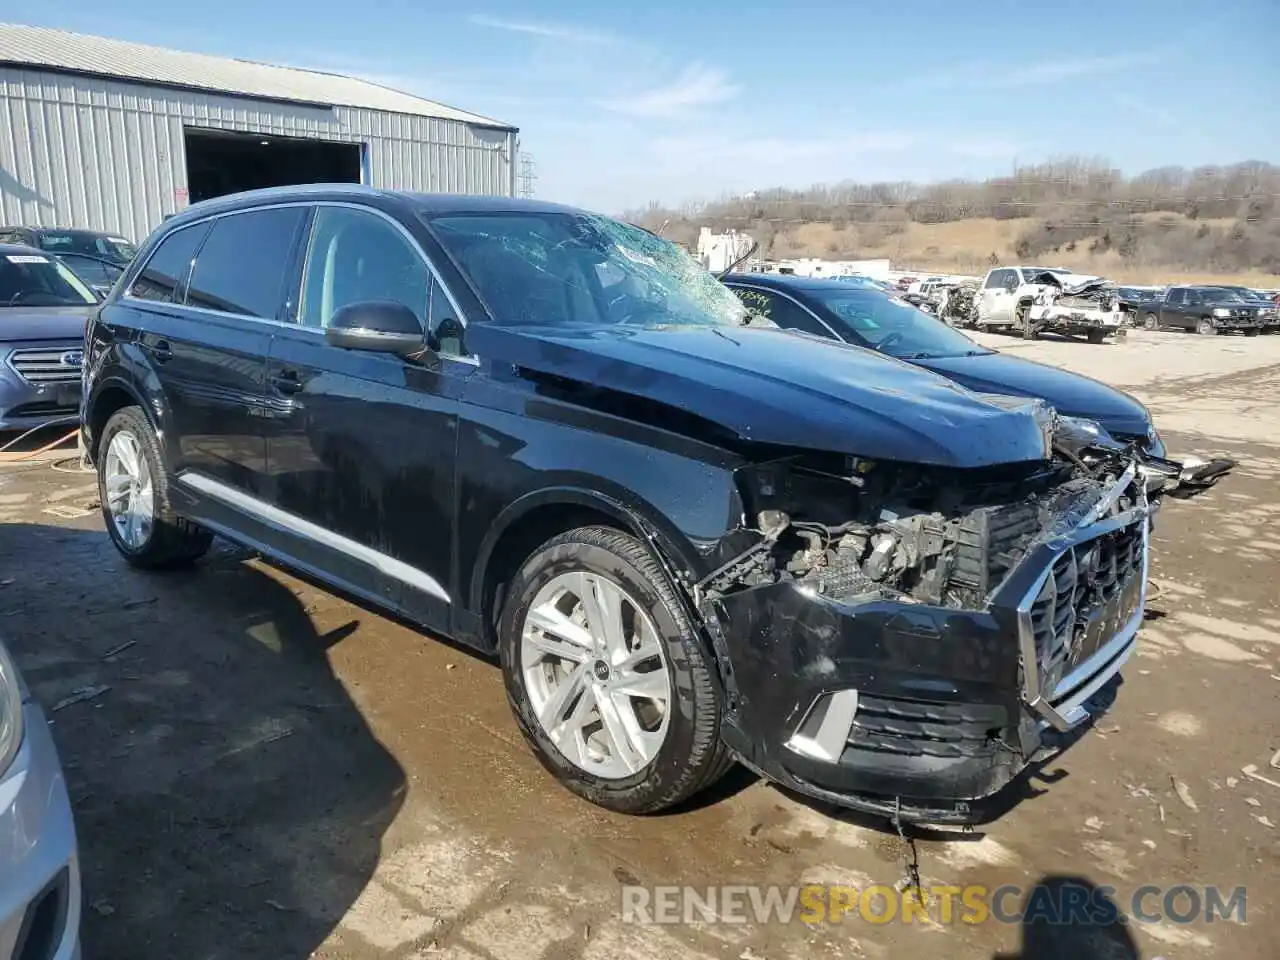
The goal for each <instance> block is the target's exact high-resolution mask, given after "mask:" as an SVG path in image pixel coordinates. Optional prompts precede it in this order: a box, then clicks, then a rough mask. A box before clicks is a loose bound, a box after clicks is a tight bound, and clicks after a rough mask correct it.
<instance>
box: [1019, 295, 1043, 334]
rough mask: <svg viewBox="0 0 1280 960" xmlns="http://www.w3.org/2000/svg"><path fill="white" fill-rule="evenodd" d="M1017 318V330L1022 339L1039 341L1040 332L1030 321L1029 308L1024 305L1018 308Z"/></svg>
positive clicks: (1033, 322)
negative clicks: (1020, 333)
mask: <svg viewBox="0 0 1280 960" xmlns="http://www.w3.org/2000/svg"><path fill="white" fill-rule="evenodd" d="M1017 317H1018V323H1017V329H1018V330H1020V331H1021V332H1022V339H1023V340H1039V339H1040V330H1039V328H1037V327H1036V325H1035V321H1033V320H1032V319H1031V307H1030V306H1028V305H1025V304H1024V305H1021V306H1019V307H1018V312H1017Z"/></svg>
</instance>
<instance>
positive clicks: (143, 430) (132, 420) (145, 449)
mask: <svg viewBox="0 0 1280 960" xmlns="http://www.w3.org/2000/svg"><path fill="white" fill-rule="evenodd" d="M126 432H127V433H129V434H131V435H132V436H133V438H134V440H135V441H136V442H137V444H138V455H139V456H141V457H145V458H146V460H147V468H148V469H149V470H150V471H151V489H152V517H151V530H150V532H149V533H148V534H147V539H146V541H145V542H144V543H143V544H142V546H141V547H137V548H135V547H131V546H129V544H127V543H125V542H124V540H122V539H121V538H120V532H119V531H118V530H117V529H116V523H115V518H114V517H112V516H111V509H110V507H108V506H107V481H106V476H107V472H106V468H107V454H108V451H109V450H110V449H111V441H112V440H113V439H114V438H115V437H116V435H117V434H120V433H126ZM98 450H99V451H100V452H99V454H98V500H99V502H100V503H101V504H102V519H103V522H104V523H105V524H106V527H107V535H108V536H109V537H111V540H112V542H113V543H114V544H115V545H116V549H117V550H119V551H120V552H121V553H122V554H124V555H125V556H126V557H130V558H138V557H142V556H144V555H145V554H146V552H147V550H148V548H150V547H151V545H152V544H153V543H154V542H155V538H156V532H157V531H158V530H159V523H158V522H157V520H158V512H157V510H156V507H157V502H156V498H157V497H158V493H159V491H158V489H157V480H158V478H159V473H158V472H157V471H159V470H160V469H161V466H160V463H159V462H158V461H157V460H156V458H155V456H154V453H153V450H154V445H153V435H152V434H151V427H150V424H148V423H147V422H146V420H145V419H144V418H143V416H142V415H141V414H140V413H138V412H137V408H136V407H128V408H126V409H124V410H121V411H119V412H117V413H115V414H112V416H111V419H109V420H108V421H107V425H106V427H104V428H103V431H102V440H101V441H100V444H99V447H98Z"/></svg>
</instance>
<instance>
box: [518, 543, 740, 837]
mask: <svg viewBox="0 0 1280 960" xmlns="http://www.w3.org/2000/svg"><path fill="white" fill-rule="evenodd" d="M580 574H586V575H587V576H589V577H592V578H595V582H596V584H597V585H598V584H600V583H601V582H603V584H604V585H605V587H600V586H597V587H596V588H594V589H605V588H608V589H609V590H620V591H621V600H622V604H626V605H628V606H630V608H631V610H632V617H633V620H632V637H633V638H634V637H635V636H636V635H639V634H640V632H641V630H642V629H643V628H642V627H641V626H640V621H641V618H643V617H644V616H647V617H648V618H649V620H648V624H649V627H650V628H651V629H652V631H653V636H655V638H656V642H655V643H654V644H653V647H654V649H656V650H658V651H660V656H661V662H662V665H663V666H664V667H665V669H666V671H667V676H668V678H669V681H670V684H669V689H668V699H667V706H666V710H665V720H664V721H662V723H663V728H662V731H661V732H662V736H661V739H660V745H658V746H656V747H654V748H653V749H652V751H651V753H652V755H651V757H650V758H649V759H648V760H647V762H644V763H643V765H640V761H639V759H638V758H637V757H635V756H632V757H631V759H632V761H633V762H634V764H635V765H634V767H628V766H627V764H625V763H623V762H622V761H621V760H619V759H618V758H620V757H622V755H623V753H624V752H625V751H621V750H619V751H618V752H617V756H616V757H615V754H614V752H613V751H612V750H610V751H609V752H608V759H607V760H602V759H600V752H597V754H596V755H595V756H594V757H593V756H591V755H590V754H591V751H592V748H591V747H590V746H585V747H584V746H582V744H583V743H584V742H585V740H584V738H579V737H577V736H575V735H572V734H569V735H566V734H564V733H559V734H558V740H559V743H561V744H565V746H564V747H563V748H562V746H560V745H558V743H557V739H553V736H552V734H551V733H550V732H548V729H547V727H546V725H544V723H543V721H542V720H540V719H539V718H538V715H537V714H538V707H537V706H535V698H538V699H541V700H542V701H543V702H542V704H541V706H542V708H543V709H544V711H547V710H548V708H549V705H550V704H551V703H552V701H553V699H554V693H553V694H552V695H551V696H544V694H545V693H546V690H545V689H544V688H543V687H542V686H541V685H542V684H543V683H549V681H545V680H544V679H542V678H545V677H546V675H547V674H546V671H547V670H548V669H549V668H550V669H551V671H552V672H553V673H556V674H557V675H559V674H558V672H559V671H561V670H564V671H565V672H566V673H571V672H572V671H573V670H577V669H581V670H582V671H583V672H582V673H581V676H582V677H583V680H582V685H580V686H579V687H578V688H577V689H583V690H584V692H583V693H582V694H581V700H579V697H578V696H577V695H574V696H573V697H572V698H569V699H566V700H565V701H564V702H565V704H566V709H565V710H563V711H556V712H554V713H553V715H554V716H558V717H564V716H565V715H566V714H567V715H568V717H569V720H568V721H567V722H566V723H564V724H562V725H561V727H562V728H563V727H568V726H569V725H570V723H572V722H573V717H574V715H575V714H577V712H578V710H579V709H581V707H580V706H579V707H577V708H575V707H574V704H580V703H587V702H589V701H588V700H587V693H586V692H585V690H587V689H594V690H595V693H593V694H592V695H591V696H592V699H593V700H594V698H595V696H596V694H597V693H600V692H601V690H602V689H603V688H601V687H596V686H595V683H596V681H597V680H600V681H601V682H602V683H603V682H608V681H604V680H602V678H601V677H600V675H599V673H597V668H599V666H600V664H601V662H602V660H603V661H605V662H606V663H607V664H612V665H613V670H614V671H615V674H612V675H611V676H616V677H619V678H620V677H622V676H623V673H622V671H620V670H618V668H617V664H618V662H619V661H618V659H617V658H610V657H609V656H608V654H607V653H605V652H601V650H602V648H597V650H596V652H595V653H588V654H586V656H585V657H584V658H582V659H581V660H579V659H578V656H577V654H578V653H579V652H580V648H577V647H576V646H575V645H574V644H572V643H568V642H566V641H558V642H559V643H561V644H562V645H563V646H564V647H571V648H573V652H574V654H575V656H574V658H573V659H566V660H561V661H559V663H558V665H557V666H555V667H550V665H549V664H548V663H547V661H546V660H541V661H540V662H533V661H532V657H533V656H538V657H543V656H545V653H544V652H543V651H538V650H534V651H532V653H531V645H530V643H529V642H527V641H526V639H525V632H526V628H527V627H528V624H527V620H528V617H529V615H530V612H531V610H532V609H533V607H534V604H535V600H537V601H539V603H538V609H540V610H545V609H547V607H548V603H547V601H545V600H540V599H539V598H540V597H547V596H552V597H554V596H555V595H556V593H555V591H556V590H557V589H558V585H559V584H561V583H564V582H569V583H573V582H575V579H576V577H577V575H580ZM587 589H593V588H592V587H589V586H588V587H587ZM548 591H550V594H548ZM593 592H594V591H593ZM565 596H566V597H567V599H562V600H560V601H558V606H556V607H553V608H552V609H553V610H561V609H565V604H567V605H568V607H567V608H568V609H570V610H571V611H572V616H573V617H578V618H579V619H581V616H580V614H581V613H582V612H584V611H583V608H582V606H581V605H580V603H579V604H578V605H575V604H574V601H575V599H576V598H575V597H574V596H573V595H572V593H571V592H570V593H567V594H565ZM613 596H614V598H615V599H617V597H618V594H616V593H615V594H613ZM622 604H619V609H620V610H621V609H624V607H623V606H622ZM561 622H563V621H561ZM620 622H621V621H620ZM578 631H579V633H578V636H579V637H580V638H590V637H591V636H592V632H591V631H590V630H585V629H582V628H581V627H578ZM624 632H625V631H624ZM497 633H498V652H499V657H500V659H501V662H502V672H503V678H504V680H505V683H506V689H507V698H508V700H509V702H510V704H511V710H512V712H513V713H514V714H515V718H516V722H517V724H519V726H520V731H521V733H523V734H524V737H525V739H526V740H527V741H528V742H529V744H530V746H532V747H533V750H534V753H535V754H536V755H537V757H538V760H539V761H540V762H541V763H542V765H543V766H544V767H545V768H546V769H547V770H548V771H549V772H550V773H551V774H552V775H553V776H554V777H555V778H556V779H557V780H559V781H560V783H561V784H563V785H564V786H565V787H567V788H568V789H569V790H571V791H572V792H573V793H575V794H577V795H578V796H580V797H583V798H584V799H586V800H589V801H591V802H592V803H595V804H597V805H599V806H601V807H605V808H607V809H609V810H615V811H618V812H620V813H628V814H647V813H654V812H656V811H659V810H662V809H664V808H666V807H670V806H672V805H674V804H677V803H680V802H681V801H683V800H686V799H688V798H689V797H691V796H693V795H694V794H696V793H698V792H699V791H701V790H703V789H705V788H706V787H708V786H710V785H711V784H712V783H714V782H715V781H716V780H718V779H720V777H721V776H723V775H724V773H725V772H726V771H727V770H728V769H729V767H730V766H731V765H732V758H731V757H730V755H729V752H728V749H727V748H726V747H725V746H724V744H723V742H722V741H721V738H720V725H721V721H722V717H723V709H724V707H723V704H722V702H721V699H720V693H719V690H718V685H717V683H716V682H715V679H714V676H713V670H714V665H713V664H712V662H711V660H710V659H709V657H708V655H707V653H706V652H705V651H704V649H703V647H702V644H701V643H700V641H699V638H698V635H697V632H696V631H695V629H694V627H693V625H692V624H691V623H690V621H689V618H688V615H687V614H686V612H685V607H684V605H683V603H682V602H681V599H680V597H679V596H678V595H677V594H676V592H675V588H674V586H673V585H672V584H671V582H670V579H669V578H668V577H667V575H666V573H665V572H664V571H663V569H662V567H661V566H660V565H659V564H658V563H657V561H656V560H655V559H654V557H653V555H652V554H651V553H650V551H649V550H648V548H646V547H645V546H644V545H643V544H642V543H640V541H638V540H636V539H635V538H634V537H631V536H628V535H627V534H624V533H620V532H618V531H617V530H612V529H609V528H607V527H582V528H579V529H577V530H572V531H570V532H568V533H564V534H561V535H560V536H558V537H555V538H553V539H551V540H549V541H547V542H546V543H545V544H543V545H542V546H541V547H539V548H538V549H537V550H536V551H535V552H534V553H533V554H532V555H531V556H530V557H529V559H528V560H526V561H525V563H524V565H523V566H522V567H521V569H520V571H519V573H517V574H516V576H515V577H514V578H513V580H512V583H511V584H510V588H509V590H508V591H507V594H506V601H505V602H504V604H503V609H502V611H501V613H500V615H499V617H498V624H497ZM531 635H533V636H541V637H542V638H543V642H545V638H547V637H553V636H555V635H554V634H549V633H545V632H543V631H539V630H536V629H532V631H531ZM624 646H625V644H624ZM637 655H638V654H637ZM539 671H541V672H539ZM603 672H608V666H606V668H605V670H604V671H603ZM530 674H532V676H530ZM644 676H652V673H650V674H645V675H644ZM560 682H561V683H565V682H568V681H565V680H561V681H560ZM552 689H553V690H558V689H560V687H559V685H558V684H557V685H556V686H555V687H553V688H552ZM623 696H625V694H624V695H623ZM615 697H616V695H615ZM595 702H596V703H599V702H601V701H598V700H596V701H595ZM603 702H611V701H609V700H606V701H603ZM612 702H613V703H614V709H615V710H625V707H622V708H618V707H617V701H616V699H614V700H612ZM631 702H632V703H633V704H634V703H637V702H640V703H642V705H643V701H635V700H633V701H631ZM649 704H650V705H651V706H653V707H655V708H656V704H657V701H653V700H651V701H649ZM592 710H594V711H595V714H594V715H595V717H596V718H597V721H598V720H599V719H601V714H600V711H599V707H598V706H596V707H592V708H590V709H588V710H586V711H585V714H584V715H585V716H588V717H590V716H591V715H592V713H591V711H592ZM620 715H621V714H620V713H615V714H614V716H615V717H617V716H620ZM633 717H636V718H638V712H633ZM629 729H634V728H629ZM605 733H606V728H605V727H604V725H603V723H599V729H598V730H597V731H596V732H595V733H593V734H591V735H590V736H592V737H596V738H597V739H598V738H599V737H601V736H602V735H604V734H605ZM649 736H651V737H652V736H656V734H649ZM608 742H609V744H610V745H612V744H613V743H614V741H613V740H610V741H608ZM631 742H633V743H634V740H632V741H631ZM566 751H567V752H566ZM569 753H572V754H576V755H577V759H571V758H570V756H569V755H568V754H569ZM606 766H608V767H609V772H608V773H607V774H606V773H604V771H605V770H606ZM593 767H598V768H599V770H600V771H602V772H601V773H600V774H598V773H597V772H595V770H594V769H591V768H593ZM619 771H621V772H619Z"/></svg>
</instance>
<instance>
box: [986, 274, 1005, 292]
mask: <svg viewBox="0 0 1280 960" xmlns="http://www.w3.org/2000/svg"><path fill="white" fill-rule="evenodd" d="M1008 276H1009V271H1008V270H992V271H991V273H990V274H989V275H988V276H987V285H986V289H988V290H997V289H999V288H1000V287H1003V286H1004V282H1005V279H1006V278H1007V277H1008Z"/></svg>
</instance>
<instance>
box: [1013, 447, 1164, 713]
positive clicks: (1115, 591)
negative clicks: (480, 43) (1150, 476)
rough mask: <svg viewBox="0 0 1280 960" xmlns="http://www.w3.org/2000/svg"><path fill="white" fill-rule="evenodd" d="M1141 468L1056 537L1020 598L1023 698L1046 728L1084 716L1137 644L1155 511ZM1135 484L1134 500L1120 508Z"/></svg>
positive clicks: (1128, 474) (1131, 471)
mask: <svg viewBox="0 0 1280 960" xmlns="http://www.w3.org/2000/svg"><path fill="white" fill-rule="evenodd" d="M1136 473H1137V470H1136V465H1131V466H1130V467H1129V469H1128V470H1126V471H1125V472H1124V474H1123V475H1122V476H1121V477H1120V478H1119V479H1118V480H1117V481H1116V483H1115V484H1114V485H1113V486H1112V487H1111V488H1110V489H1109V490H1108V491H1107V492H1106V493H1105V494H1104V495H1103V496H1102V498H1101V499H1100V500H1099V501H1098V503H1097V504H1096V505H1095V506H1094V507H1093V508H1092V509H1091V510H1090V511H1089V513H1088V514H1087V515H1086V516H1085V517H1084V519H1083V520H1082V521H1081V522H1080V523H1079V524H1078V525H1077V526H1076V527H1075V529H1073V530H1071V531H1069V532H1067V533H1065V534H1062V535H1061V536H1059V537H1057V538H1056V539H1055V540H1054V541H1053V549H1054V553H1053V556H1052V559H1051V560H1050V562H1048V563H1046V564H1045V567H1044V570H1043V572H1042V573H1041V574H1040V575H1039V576H1038V577H1036V579H1035V580H1034V581H1032V585H1031V587H1030V589H1028V590H1027V591H1026V593H1025V594H1024V595H1023V597H1022V600H1021V601H1020V602H1019V604H1018V608H1017V623H1018V643H1019V653H1020V659H1021V661H1022V699H1023V701H1024V703H1025V704H1026V705H1027V706H1028V707H1029V708H1030V709H1031V710H1032V711H1033V712H1034V713H1035V714H1036V715H1037V717H1038V718H1039V719H1040V723H1041V726H1042V727H1049V726H1051V727H1053V728H1055V729H1057V730H1063V731H1065V730H1070V729H1071V728H1072V727H1075V726H1077V725H1078V724H1079V723H1081V722H1082V721H1083V720H1085V719H1086V718H1087V717H1088V715H1089V714H1088V710H1087V709H1086V708H1085V706H1084V704H1085V701H1087V700H1088V699H1089V698H1090V697H1092V696H1093V694H1094V693H1096V692H1097V691H1098V690H1099V689H1100V688H1101V687H1103V686H1105V685H1106V683H1107V682H1108V681H1110V680H1111V678H1112V677H1113V676H1115V674H1116V673H1118V672H1119V670H1120V667H1121V666H1122V665H1123V664H1124V663H1125V661H1127V660H1128V659H1129V657H1130V655H1132V653H1133V650H1134V648H1135V647H1136V645H1137V637H1138V628H1139V627H1140V626H1141V625H1142V616H1143V611H1144V609H1145V607H1146V595H1147V573H1148V566H1149V538H1150V527H1151V525H1150V513H1151V510H1150V506H1149V504H1148V502H1147V496H1146V488H1145V485H1144V484H1143V483H1142V482H1137V483H1135V482H1134V480H1135V477H1136ZM1129 490H1132V492H1133V497H1134V501H1135V506H1133V507H1131V508H1129V509H1127V510H1124V511H1122V512H1119V513H1116V512H1114V510H1115V505H1116V503H1117V501H1118V500H1119V499H1120V498H1121V497H1122V496H1123V495H1124V494H1125V492H1126V491H1129ZM1064 600H1065V602H1064ZM1130 608H1131V612H1130ZM1087 627H1092V628H1093V631H1092V632H1093V634H1094V635H1093V636H1090V632H1089V630H1088V629H1087ZM1100 631H1107V632H1108V633H1110V635H1109V636H1100V635H1098V634H1099V632H1100ZM1082 632H1083V635H1082Z"/></svg>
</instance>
